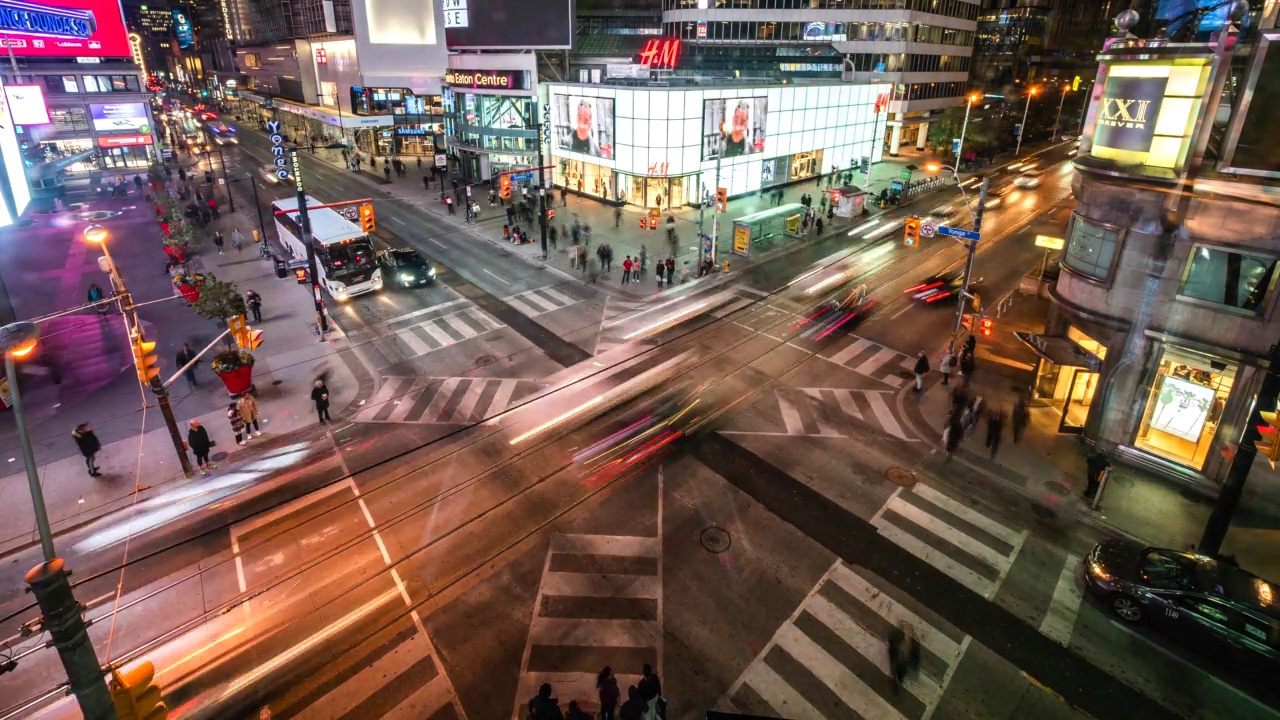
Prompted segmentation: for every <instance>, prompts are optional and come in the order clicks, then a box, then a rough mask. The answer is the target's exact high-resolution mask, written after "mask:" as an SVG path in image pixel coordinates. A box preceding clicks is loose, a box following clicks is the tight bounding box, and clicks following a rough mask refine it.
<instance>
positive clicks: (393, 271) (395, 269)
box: [378, 248, 436, 288]
mask: <svg viewBox="0 0 1280 720" xmlns="http://www.w3.org/2000/svg"><path fill="white" fill-rule="evenodd" d="M378 265H380V266H382V272H383V275H384V276H385V277H389V278H391V282H392V284H393V285H395V286H396V287H403V288H412V287H422V286H423V285H430V284H431V283H433V282H435V281H436V269H435V268H433V267H431V262H430V261H429V260H427V259H426V258H425V257H423V256H422V253H420V252H418V251H417V250H409V249H405V248H392V249H390V250H383V251H382V252H380V253H378Z"/></svg>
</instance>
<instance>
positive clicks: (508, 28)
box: [443, 0, 573, 50]
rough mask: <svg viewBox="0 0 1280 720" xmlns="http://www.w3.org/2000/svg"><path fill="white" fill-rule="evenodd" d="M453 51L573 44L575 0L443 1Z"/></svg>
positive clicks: (447, 41)
mask: <svg viewBox="0 0 1280 720" xmlns="http://www.w3.org/2000/svg"><path fill="white" fill-rule="evenodd" d="M443 4H444V37H445V42H446V43H447V44H448V46H449V49H450V50H462V49H467V50H510V49H513V48H520V49H523V50H531V49H539V50H541V49H549V48H560V49H568V48H569V47H571V46H572V45H573V7H572V0H443Z"/></svg>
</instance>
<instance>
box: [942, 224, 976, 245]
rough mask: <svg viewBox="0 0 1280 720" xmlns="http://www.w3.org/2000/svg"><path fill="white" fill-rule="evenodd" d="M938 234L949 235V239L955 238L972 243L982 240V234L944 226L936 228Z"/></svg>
mask: <svg viewBox="0 0 1280 720" xmlns="http://www.w3.org/2000/svg"><path fill="white" fill-rule="evenodd" d="M938 234H939V235H950V236H951V237H957V238H960V239H961V240H972V241H974V242H977V241H979V240H981V239H982V233H976V232H974V231H972V230H961V229H960V228H952V227H947V226H946V225H939V226H938Z"/></svg>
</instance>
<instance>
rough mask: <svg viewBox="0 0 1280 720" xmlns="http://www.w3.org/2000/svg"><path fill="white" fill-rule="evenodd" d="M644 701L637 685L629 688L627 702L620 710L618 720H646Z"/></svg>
mask: <svg viewBox="0 0 1280 720" xmlns="http://www.w3.org/2000/svg"><path fill="white" fill-rule="evenodd" d="M644 710H645V705H644V700H643V699H642V698H641V697H640V690H639V689H637V688H636V686H635V685H632V686H631V687H629V688H627V701H626V702H624V703H622V707H621V708H619V709H618V720H645V717H644Z"/></svg>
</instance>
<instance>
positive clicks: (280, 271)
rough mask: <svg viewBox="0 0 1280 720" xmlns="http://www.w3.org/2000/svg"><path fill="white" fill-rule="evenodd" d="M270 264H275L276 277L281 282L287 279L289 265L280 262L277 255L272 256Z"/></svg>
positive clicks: (282, 261)
mask: <svg viewBox="0 0 1280 720" xmlns="http://www.w3.org/2000/svg"><path fill="white" fill-rule="evenodd" d="M271 262H273V263H275V266H276V277H278V278H280V279H281V280H283V279H284V278H287V277H289V263H287V262H285V261H284V260H282V259H281V258H280V256H279V255H272V256H271Z"/></svg>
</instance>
